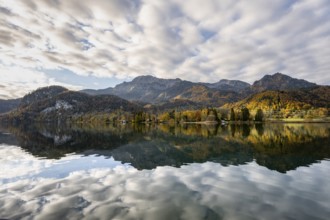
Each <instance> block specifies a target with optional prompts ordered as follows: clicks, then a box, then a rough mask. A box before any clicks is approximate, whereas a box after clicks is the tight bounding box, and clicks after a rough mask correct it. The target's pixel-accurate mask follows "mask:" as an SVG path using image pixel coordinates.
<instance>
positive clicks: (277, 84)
mask: <svg viewBox="0 0 330 220" xmlns="http://www.w3.org/2000/svg"><path fill="white" fill-rule="evenodd" d="M315 86H317V84H315V83H311V82H308V81H306V80H303V79H296V78H292V77H290V76H287V75H284V74H282V73H275V74H274V75H265V76H264V77H263V78H261V79H260V80H258V81H255V82H254V83H253V85H252V87H251V89H252V91H253V92H254V93H256V92H261V91H265V90H294V89H301V88H311V87H315Z"/></svg>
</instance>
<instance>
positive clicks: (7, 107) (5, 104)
mask: <svg viewBox="0 0 330 220" xmlns="http://www.w3.org/2000/svg"><path fill="white" fill-rule="evenodd" d="M20 102H21V99H9V100H3V99H0V114H1V113H5V112H9V111H11V110H13V109H15V108H17V107H18V106H19V104H20Z"/></svg>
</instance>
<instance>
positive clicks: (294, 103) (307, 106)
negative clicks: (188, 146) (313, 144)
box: [223, 86, 330, 113]
mask: <svg viewBox="0 0 330 220" xmlns="http://www.w3.org/2000/svg"><path fill="white" fill-rule="evenodd" d="M223 107H224V108H236V109H240V108H242V107H247V108H248V109H250V110H252V111H255V110H257V109H259V108H260V109H263V110H266V111H280V110H281V111H283V112H286V113H288V112H297V111H300V110H304V111H308V110H315V109H316V108H324V111H326V109H329V108H330V86H315V87H310V88H301V89H295V90H286V91H279V90H278V91H274V90H273V91H272V90H267V91H262V92H259V93H256V94H253V95H251V96H249V97H248V98H245V99H243V100H241V101H238V102H235V103H230V104H226V105H224V106H223ZM322 111H323V110H322Z"/></svg>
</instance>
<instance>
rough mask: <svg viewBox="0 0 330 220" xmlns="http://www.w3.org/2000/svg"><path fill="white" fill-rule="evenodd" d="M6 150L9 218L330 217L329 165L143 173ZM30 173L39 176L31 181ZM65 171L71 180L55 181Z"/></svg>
mask: <svg viewBox="0 0 330 220" xmlns="http://www.w3.org/2000/svg"><path fill="white" fill-rule="evenodd" d="M0 150H1V151H2V152H6V153H7V154H1V155H8V158H7V159H6V158H5V156H3V158H0V159H1V160H0V162H1V163H4V164H6V168H8V170H13V169H15V170H17V171H18V173H16V172H15V174H16V177H17V178H16V179H15V178H12V179H10V181H8V180H7V181H4V179H3V178H4V177H5V178H6V177H7V175H8V174H7V172H6V171H5V170H3V169H2V170H1V171H0V181H1V185H0V212H1V215H2V216H1V217H3V218H9V219H11V218H13V219H15V218H24V217H25V216H29V217H31V216H34V217H35V218H36V219H59V218H61V217H63V216H66V217H71V218H79V219H83V218H88V219H91V218H97V219H103V218H107V219H108V218H111V219H115V218H116V219H221V218H224V219H247V218H255V217H256V216H258V218H260V219H281V218H283V217H284V216H285V217H286V218H292V219H311V218H312V219H314V218H315V219H327V217H328V216H329V210H328V209H327V205H328V204H329V202H330V200H329V199H330V198H329V196H328V195H329V192H328V189H329V187H330V185H329V184H330V181H329V178H328V176H329V175H328V169H329V166H330V162H329V161H322V162H320V163H318V164H313V165H311V166H310V167H301V168H298V169H297V170H294V171H289V172H288V173H287V174H281V173H278V172H275V171H271V170H268V169H267V168H265V167H261V166H259V165H257V164H256V163H255V162H251V163H248V164H246V165H241V166H228V167H224V166H221V165H220V164H217V163H212V162H206V163H202V164H190V165H185V166H182V167H181V168H174V167H169V166H165V167H157V168H156V169H153V170H142V171H138V170H137V169H135V168H133V167H131V166H128V165H123V164H120V163H119V162H118V161H113V160H111V159H104V158H96V157H95V156H89V157H77V155H76V156H74V155H68V156H67V157H65V158H63V159H61V160H60V161H55V160H53V161H50V160H40V159H36V158H33V157H31V156H30V155H28V154H27V153H25V152H24V151H22V150H17V149H15V147H9V148H5V147H3V148H0ZM13 155H15V158H12V157H13ZM4 159H5V160H4ZM93 161H95V162H96V165H95V164H93ZM98 161H101V162H98ZM102 161H103V162H102ZM106 161H108V162H106ZM8 162H9V163H8ZM27 164H29V166H28V165H27ZM61 164H65V168H64V166H61ZM30 167H34V168H37V169H33V171H35V172H34V173H32V174H31V173H30V172H31V168H30ZM59 171H61V172H62V173H65V175H60V176H57V175H58V173H59ZM3 172H5V175H3V174H2V173H3ZM29 173H30V175H27V176H24V174H29ZM11 175H12V176H14V175H13V174H11ZM307 177H308V179H306V178H307ZM311 180H312V181H311Z"/></svg>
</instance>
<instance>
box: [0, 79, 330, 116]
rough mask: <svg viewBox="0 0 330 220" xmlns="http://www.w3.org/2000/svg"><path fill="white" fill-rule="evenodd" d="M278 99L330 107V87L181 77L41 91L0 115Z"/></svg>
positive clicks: (6, 104) (0, 108)
mask: <svg viewBox="0 0 330 220" xmlns="http://www.w3.org/2000/svg"><path fill="white" fill-rule="evenodd" d="M279 94H280V95H279ZM279 96H280V97H281V98H282V100H283V103H284V100H285V103H286V104H287V103H296V104H297V103H298V104H299V105H304V104H307V105H309V106H315V107H326V108H329V103H330V87H329V86H320V85H317V84H315V83H311V82H308V81H306V80H302V79H295V78H292V77H290V76H287V75H284V74H281V73H276V74H273V75H265V76H264V77H263V78H261V79H260V80H258V81H255V82H254V83H253V84H252V85H250V84H248V83H246V82H242V81H238V80H220V81H219V82H217V83H194V82H189V81H185V80H181V79H178V78H176V79H160V78H156V77H153V76H139V77H136V78H135V79H133V80H132V81H131V82H123V83H121V84H118V85H117V86H115V87H114V88H111V87H110V88H106V89H101V90H91V89H88V90H82V91H80V92H74V91H69V90H67V89H66V88H63V87H60V86H51V87H45V88H41V89H38V90H36V91H34V92H32V93H30V94H27V95H26V96H24V97H23V98H22V99H16V100H0V113H1V112H2V113H3V112H7V111H10V110H13V109H16V110H15V111H14V112H15V114H16V115H17V116H18V118H23V119H24V117H27V118H29V117H31V118H33V117H34V116H35V115H38V117H39V118H41V119H47V120H49V119H50V118H52V117H55V116H56V115H57V114H58V112H59V111H60V112H62V113H63V114H66V115H77V114H86V113H93V112H111V111H113V110H116V109H122V110H125V111H141V110H143V109H151V110H157V111H158V110H166V109H194V108H195V109H196V108H203V107H210V106H212V107H220V106H223V105H225V104H226V106H231V107H232V106H236V107H237V106H250V107H256V106H258V105H259V104H260V103H264V104H263V105H266V104H265V103H266V102H267V103H268V105H270V104H269V103H270V102H271V101H272V102H276V100H277V99H278V97H279ZM265 100H266V101H265ZM267 100H268V101H267ZM269 100H271V101H269ZM55 113H56V114H55ZM11 114H14V113H11ZM63 114H62V115H63Z"/></svg>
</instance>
